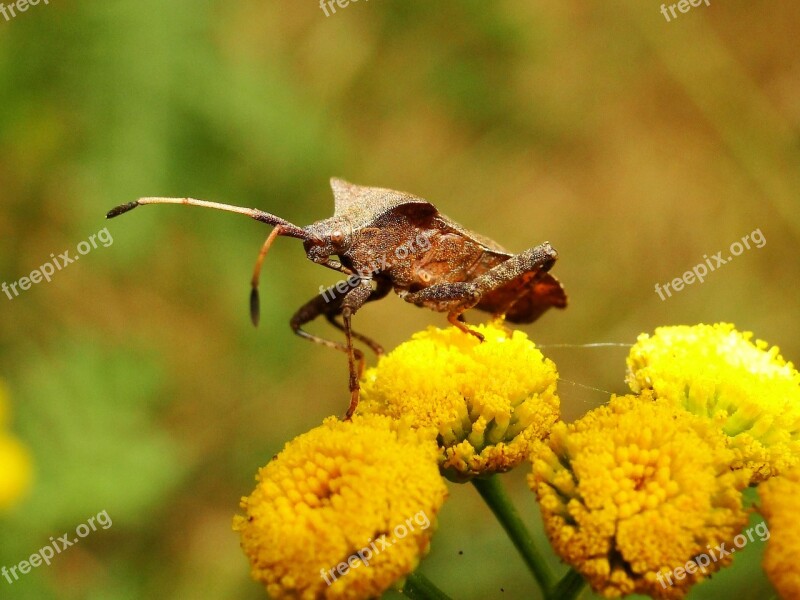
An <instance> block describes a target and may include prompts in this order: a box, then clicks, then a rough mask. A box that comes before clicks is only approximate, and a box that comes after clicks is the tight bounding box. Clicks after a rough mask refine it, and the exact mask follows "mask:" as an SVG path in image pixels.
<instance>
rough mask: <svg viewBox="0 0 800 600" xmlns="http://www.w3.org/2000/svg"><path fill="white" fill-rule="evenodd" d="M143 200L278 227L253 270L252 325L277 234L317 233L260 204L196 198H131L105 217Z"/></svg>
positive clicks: (306, 235)
mask: <svg viewBox="0 0 800 600" xmlns="http://www.w3.org/2000/svg"><path fill="white" fill-rule="evenodd" d="M143 204H185V205H187V206H201V207H203V208H213V209H216V210H224V211H227V212H232V213H237V214H240V215H244V216H246V217H250V218H251V219H255V220H256V221H260V222H261V223H266V224H267V225H272V226H273V227H275V229H273V230H272V232H271V233H270V234H269V237H268V238H267V241H266V242H264V245H263V246H262V248H261V252H260V253H259V255H258V260H257V261H256V267H255V269H254V270H253V279H252V286H253V289H252V291H251V292H250V319H251V320H252V321H253V325H258V320H259V318H260V314H261V309H260V303H259V299H258V279H259V276H260V274H261V265H262V264H263V263H264V258H266V256H267V251H268V250H269V248H270V246H272V242H274V241H275V238H277V237H278V236H279V235H285V236H289V237H294V238H299V239H301V240H308V239H309V238H316V236H314V235H312V234H310V233H309V232H307V231H306V230H305V229H302V228H301V227H298V226H297V225H292V224H291V223H289V221H287V220H286V219H281V218H280V217H276V216H275V215H273V214H271V213H268V212H264V211H263V210H258V209H257V208H244V207H241V206H233V205H231V204H220V203H219V202H208V201H206V200H195V199H194V198H139V199H138V200H135V201H134V202H128V203H127V204H121V205H120V206H117V207H116V208H112V209H111V210H110V211H108V212H107V213H106V219H113V218H114V217H118V216H119V215H121V214H124V213H126V212H128V211H131V210H133V209H134V208H136V207H137V206H142V205H143Z"/></svg>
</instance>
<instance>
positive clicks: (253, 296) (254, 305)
mask: <svg viewBox="0 0 800 600" xmlns="http://www.w3.org/2000/svg"><path fill="white" fill-rule="evenodd" d="M282 234H283V225H278V226H277V227H276V228H275V229H273V230H272V232H270V234H269V236H268V237H267V239H266V241H265V242H264V245H263V246H261V252H259V253H258V258H257V259H256V266H255V268H254V269H253V279H252V280H251V281H250V285H251V286H252V290H250V320H251V321H252V322H253V325H256V326H258V320H259V319H260V318H261V303H260V301H259V299H258V280H259V278H260V277H261V265H263V264H264V259H265V258H266V257H267V252H268V251H269V248H270V246H272V242H274V241H275V238H277V237H278V236H279V235H282Z"/></svg>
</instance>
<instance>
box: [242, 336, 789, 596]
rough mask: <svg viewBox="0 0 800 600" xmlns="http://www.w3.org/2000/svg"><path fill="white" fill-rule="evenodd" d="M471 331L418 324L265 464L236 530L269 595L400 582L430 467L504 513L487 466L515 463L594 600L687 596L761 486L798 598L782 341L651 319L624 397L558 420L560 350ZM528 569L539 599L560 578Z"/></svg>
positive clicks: (427, 511) (777, 566) (417, 535)
mask: <svg viewBox="0 0 800 600" xmlns="http://www.w3.org/2000/svg"><path fill="white" fill-rule="evenodd" d="M476 329H477V330H478V331H479V332H480V333H481V334H482V336H483V337H484V339H485V341H483V342H480V341H478V340H477V339H476V337H475V336H470V335H465V334H464V332H462V331H460V330H459V329H458V328H456V327H452V328H448V329H436V328H429V329H427V330H426V331H422V332H419V333H417V334H415V335H414V336H413V337H412V338H411V339H410V340H409V341H407V342H405V343H403V344H401V345H400V346H398V347H397V348H396V349H395V350H393V351H392V352H391V353H389V354H388V355H385V356H382V357H381V358H380V360H379V361H378V364H377V366H376V367H375V368H373V369H370V370H368V371H367V372H366V373H365V374H364V377H363V381H362V399H361V404H360V405H359V409H358V411H357V412H356V414H355V416H354V417H353V419H352V421H339V420H337V419H335V418H329V419H327V420H326V421H325V422H324V423H323V424H322V425H321V426H320V427H317V428H315V429H313V430H311V431H310V432H308V433H306V434H303V435H301V436H299V437H298V438H296V439H295V440H293V441H291V442H289V443H288V444H287V445H286V447H285V448H284V450H283V451H282V452H281V453H280V454H279V455H277V456H276V457H274V459H273V460H272V461H271V462H270V463H269V464H268V465H266V466H265V467H264V468H262V469H261V471H260V472H259V475H258V477H257V481H258V484H257V486H256V489H255V490H254V491H253V493H252V494H251V495H250V496H248V497H246V498H243V499H242V509H243V511H244V515H243V516H237V517H236V518H235V520H234V528H235V529H236V530H237V531H238V532H239V533H240V535H241V540H242V548H243V549H244V551H245V553H246V554H247V556H248V557H249V559H250V563H251V570H252V574H253V577H254V578H255V579H256V580H258V581H260V582H262V583H263V584H264V585H265V587H266V589H267V591H268V593H269V595H270V596H272V597H274V598H283V597H291V598H369V597H377V596H380V595H381V594H382V593H383V592H385V591H386V590H388V589H389V588H391V587H392V586H399V585H402V582H403V580H404V578H406V577H408V576H409V575H410V574H412V573H413V571H414V570H415V569H416V567H417V565H418V563H419V561H420V559H421V557H423V556H424V555H425V554H426V553H427V551H428V548H429V545H430V540H431V536H432V532H433V529H434V527H430V528H429V525H434V526H435V522H436V516H437V514H438V512H439V509H440V508H441V506H442V504H443V502H444V500H445V499H446V497H447V488H446V484H445V481H444V479H443V478H442V476H445V477H447V478H448V479H450V480H452V481H457V482H463V481H467V480H473V482H474V483H475V484H476V487H478V490H479V491H481V494H482V496H483V497H484V499H487V498H491V499H487V502H490V506H492V508H493V510H496V509H497V508H498V505H492V502H503V501H502V500H498V498H499V496H497V495H494V494H489V493H488V491H489V490H490V486H491V485H495V483H496V479H493V480H491V481H485V479H487V478H490V477H493V476H495V475H497V474H499V473H502V472H505V471H508V470H510V469H512V468H514V467H515V466H517V465H519V464H521V463H522V462H524V461H525V460H526V459H529V460H530V461H531V463H532V472H531V473H530V475H529V476H528V481H529V484H530V487H531V489H532V490H533V491H534V492H535V494H536V496H537V499H538V501H539V503H540V508H541V513H542V518H543V522H544V528H545V531H546V533H547V536H548V538H549V539H550V542H551V543H552V546H553V548H554V549H555V551H556V552H557V553H558V554H559V555H560V556H561V558H562V559H563V560H564V561H565V562H567V563H568V564H570V565H571V566H572V567H573V568H574V571H573V572H571V573H572V575H573V576H575V577H577V578H578V581H579V582H580V578H581V577H582V578H583V579H585V580H586V581H587V582H588V583H589V584H590V585H591V586H592V588H593V589H594V590H595V591H597V592H599V593H600V594H602V595H604V596H606V597H620V596H624V595H628V594H634V593H642V594H648V595H650V596H652V597H654V598H663V599H678V598H682V597H684V596H685V595H686V593H687V592H688V591H689V589H690V588H691V587H692V586H693V585H695V584H697V583H699V582H701V581H703V580H704V579H706V578H708V577H709V576H710V575H711V574H712V573H713V572H715V571H717V570H718V569H720V568H721V567H724V566H725V565H727V564H728V563H730V560H731V555H730V553H729V552H726V551H725V547H726V545H727V546H728V547H731V545H732V543H733V541H734V540H736V539H737V538H741V537H742V535H741V533H740V532H741V531H742V529H743V527H744V526H745V524H746V522H747V519H748V515H749V512H750V509H748V508H746V507H745V503H744V501H743V495H742V491H743V490H744V489H745V488H746V487H747V486H748V485H756V484H759V483H760V486H759V487H760V491H761V494H762V498H763V506H762V510H763V512H764V514H765V516H766V517H767V518H768V519H769V520H770V522H771V525H772V529H773V531H774V536H773V538H772V541H771V542H770V547H769V548H768V550H767V554H766V557H765V568H766V570H767V571H768V573H769V575H770V577H771V579H772V581H773V582H774V584H775V587H776V589H778V590H779V591H780V593H781V594H783V595H784V597H786V598H793V597H798V596H799V595H800V570H798V569H797V567H796V565H795V564H794V563H793V562H792V561H791V560H790V559H791V557H792V556H793V555H794V554H796V552H795V551H796V550H800V548H797V540H796V539H795V536H793V535H792V527H793V521H792V519H793V518H794V516H795V515H796V513H797V511H798V510H800V505H798V498H800V465H798V463H800V375H798V373H797V371H796V370H795V368H794V367H793V366H792V364H791V363H788V362H786V361H785V360H784V359H783V358H781V356H780V354H779V353H778V349H777V348H770V347H768V346H767V344H765V343H764V342H761V341H756V342H752V341H751V337H752V335H751V334H749V333H740V332H738V331H736V330H735V329H734V328H733V326H732V325H728V324H717V325H697V326H694V327H684V326H681V327H661V328H659V329H657V330H656V332H655V334H654V335H652V336H651V335H644V334H643V335H642V336H640V337H639V340H638V342H637V344H635V345H634V347H633V348H632V349H631V352H630V354H629V356H628V360H627V366H628V372H627V381H628V383H629V385H630V387H631V389H632V391H633V394H629V395H624V396H612V398H611V400H610V402H609V403H608V404H606V405H604V406H601V407H598V408H596V409H594V410H592V411H590V412H588V413H587V414H586V415H584V416H583V417H582V418H580V419H578V420H577V421H575V422H573V423H571V424H567V423H564V422H562V421H560V420H559V399H558V396H557V393H556V384H557V381H558V373H557V371H556V368H555V366H554V365H553V363H552V362H551V361H550V360H548V359H546V358H545V357H544V356H542V354H541V352H540V351H539V350H538V349H536V347H535V345H534V344H533V343H532V342H531V341H530V340H528V338H527V337H526V336H525V334H523V333H521V332H519V331H513V332H511V331H507V330H506V329H505V328H503V326H502V324H500V323H492V324H489V325H484V326H479V327H477V328H476ZM795 465H798V466H795ZM779 474H780V475H779ZM767 480H768V481H767ZM762 482H763V483H762ZM512 519H513V517H512ZM507 522H508V521H506V523H507ZM512 529H513V528H512ZM765 539H766V538H765ZM515 543H517V545H518V547H520V545H524V544H526V543H527V542H526V541H525V540H522V539H521V538H517V539H516V540H515ZM531 556H532V555H530V554H529V555H528V557H527V558H531ZM531 560H533V559H531ZM534 571H535V570H534ZM575 572H577V573H578V574H579V575H575ZM537 580H539V582H540V584H541V585H542V587H543V589H546V593H547V594H549V596H548V597H551V596H552V594H553V593H554V590H560V589H561V588H560V587H556V588H553V589H547V588H551V584H550V583H549V582H548V581H547V576H541V574H538V575H537ZM573 581H574V580H573V579H571V578H570V576H567V577H566V578H565V580H564V582H566V583H565V585H566V586H571V585H572V583H573ZM564 582H562V583H564ZM570 589H571V588H570ZM570 597H572V596H570Z"/></svg>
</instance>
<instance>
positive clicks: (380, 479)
mask: <svg viewBox="0 0 800 600" xmlns="http://www.w3.org/2000/svg"><path fill="white" fill-rule="evenodd" d="M436 456H437V452H436V443H435V441H434V440H433V439H432V437H431V436H428V435H425V434H424V432H418V431H413V430H410V429H408V428H402V427H401V426H400V425H399V424H398V423H397V422H395V421H393V420H392V419H390V418H388V417H381V416H378V415H372V416H367V417H361V416H355V417H354V418H353V420H352V421H349V422H347V421H345V422H342V421H339V420H338V419H336V418H333V417H331V418H329V419H326V420H325V422H324V423H323V424H322V425H321V426H320V427H317V428H315V429H312V430H311V431H309V432H308V433H305V434H303V435H301V436H299V437H297V438H295V439H294V440H292V441H291V442H289V443H288V444H287V445H286V447H285V448H284V449H283V451H282V452H281V453H280V454H279V455H278V456H277V457H275V458H274V459H273V460H272V461H271V462H270V463H269V464H267V465H266V466H265V467H263V468H262V469H261V470H260V471H259V474H258V476H257V478H256V479H257V481H258V485H257V486H256V489H255V490H254V491H253V493H252V494H250V496H248V497H245V498H243V499H242V503H241V506H242V509H244V512H245V516H237V517H235V519H234V529H235V530H236V531H238V532H239V533H240V534H241V543H242V548H243V550H244V552H245V554H246V555H247V556H248V558H249V559H250V564H251V569H252V575H253V578H254V579H256V580H258V581H260V582H262V583H263V584H264V585H265V586H266V589H267V592H268V594H269V595H270V597H272V598H308V599H312V598H372V597H378V596H380V595H381V594H382V593H383V592H384V591H385V590H387V589H388V588H389V587H391V586H392V585H393V584H397V585H399V584H400V582H401V580H402V579H403V578H405V576H406V575H408V574H409V573H411V572H412V571H413V570H414V569H415V568H416V567H417V564H418V563H419V559H420V557H421V556H423V555H424V554H425V553H426V552H427V551H428V548H429V543H430V538H431V535H432V533H433V526H434V523H435V518H436V515H437V513H438V512H439V508H440V507H441V505H442V503H443V502H444V500H445V498H446V496H447V488H446V486H445V483H444V480H443V479H442V477H441V475H440V473H439V469H438V468H437V462H436Z"/></svg>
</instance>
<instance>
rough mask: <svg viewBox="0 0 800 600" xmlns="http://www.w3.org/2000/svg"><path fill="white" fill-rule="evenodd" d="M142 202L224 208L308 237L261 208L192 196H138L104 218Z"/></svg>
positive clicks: (286, 233)
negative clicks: (209, 200)
mask: <svg viewBox="0 0 800 600" xmlns="http://www.w3.org/2000/svg"><path fill="white" fill-rule="evenodd" d="M144 204H185V205H187V206H201V207H203V208H213V209H215V210H224V211H226V212H232V213H237V214H240V215H244V216H246V217H250V218H251V219H255V220H256V221H260V222H262V223H266V224H267V225H272V226H278V225H280V226H281V229H282V232H281V235H286V236H289V237H294V238H299V239H301V240H306V239H308V238H309V234H308V232H306V231H305V230H304V229H302V228H300V227H297V226H296V225H292V224H291V223H289V221H287V220H286V219H281V218H280V217H276V216H275V215H273V214H271V213H268V212H264V211H263V210H258V209H257V208H244V207H242V206H233V205H231V204H221V203H219V202H208V201H207V200H195V199H194V198H139V199H138V200H136V201H134V202H128V203H127V204H122V205H120V206H117V207H116V208H112V209H111V210H110V211H108V213H106V219H113V218H114V217H118V216H119V215H121V214H124V213H126V212H128V211H131V210H133V209H134V208H136V207H137V206H142V205H144Z"/></svg>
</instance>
